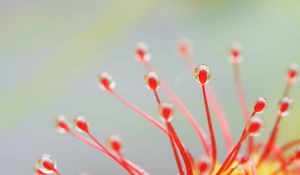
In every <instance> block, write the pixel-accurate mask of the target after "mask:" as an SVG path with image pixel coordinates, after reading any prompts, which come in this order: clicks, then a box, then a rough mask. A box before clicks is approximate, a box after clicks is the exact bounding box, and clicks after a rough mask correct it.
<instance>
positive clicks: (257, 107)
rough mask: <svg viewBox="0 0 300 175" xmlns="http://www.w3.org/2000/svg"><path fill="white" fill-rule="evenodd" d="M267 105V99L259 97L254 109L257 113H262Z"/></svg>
mask: <svg viewBox="0 0 300 175" xmlns="http://www.w3.org/2000/svg"><path fill="white" fill-rule="evenodd" d="M266 107H267V99H266V98H263V97H259V98H258V99H257V100H256V101H255V104H254V108H253V111H254V112H255V113H261V112H263V111H264V110H265V108H266Z"/></svg>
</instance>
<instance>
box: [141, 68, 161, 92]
mask: <svg viewBox="0 0 300 175" xmlns="http://www.w3.org/2000/svg"><path fill="white" fill-rule="evenodd" d="M144 79H145V83H146V85H147V87H148V88H149V89H150V90H152V91H155V90H157V88H158V87H159V83H160V82H159V77H158V75H157V73H156V72H149V73H147V74H146V75H145V78H144Z"/></svg>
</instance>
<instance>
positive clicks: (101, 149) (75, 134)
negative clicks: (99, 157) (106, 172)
mask: <svg viewBox="0 0 300 175" xmlns="http://www.w3.org/2000/svg"><path fill="white" fill-rule="evenodd" d="M69 134H70V135H72V136H73V137H75V138H77V139H78V140H80V141H82V142H83V143H85V144H87V145H89V146H91V147H93V148H95V149H97V150H99V151H101V152H103V153H104V154H106V152H105V150H103V148H102V147H99V146H98V145H97V144H95V143H94V142H91V141H90V140H88V139H86V138H85V137H83V136H82V135H80V134H77V133H75V132H73V131H69ZM111 154H112V155H113V156H114V157H115V159H114V160H115V161H118V163H119V162H120V160H119V159H122V160H123V161H124V162H126V164H127V165H128V166H129V167H130V168H131V169H132V170H134V171H135V172H137V173H138V174H140V175H145V174H147V175H149V173H147V172H145V170H143V169H142V168H140V167H139V166H137V165H135V164H134V163H132V162H130V161H129V160H127V159H126V158H125V157H119V156H118V155H117V154H115V153H112V152H111Z"/></svg>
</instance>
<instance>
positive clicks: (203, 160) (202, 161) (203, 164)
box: [197, 156, 211, 174]
mask: <svg viewBox="0 0 300 175" xmlns="http://www.w3.org/2000/svg"><path fill="white" fill-rule="evenodd" d="M210 166H211V161H210V159H209V158H208V157H207V156H202V157H200V158H199V159H198V161H197V168H198V170H199V172H200V173H201V174H203V173H206V172H208V171H209V169H210Z"/></svg>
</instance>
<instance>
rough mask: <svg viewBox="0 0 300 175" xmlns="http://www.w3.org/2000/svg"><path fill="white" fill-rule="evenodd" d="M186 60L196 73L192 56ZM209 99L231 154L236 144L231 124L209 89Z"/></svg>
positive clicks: (186, 57) (185, 58)
mask: <svg viewBox="0 0 300 175" xmlns="http://www.w3.org/2000/svg"><path fill="white" fill-rule="evenodd" d="M184 60H185V61H186V62H187V64H188V66H189V69H190V71H191V72H194V68H195V67H196V64H195V63H194V61H193V58H192V56H191V55H188V56H185V57H184ZM207 98H208V100H209V101H210V104H211V108H212V109H213V111H214V112H215V115H216V118H217V121H218V124H219V126H220V127H221V130H222V134H223V136H224V140H225V144H226V148H227V152H228V153H229V152H230V150H231V149H232V147H233V146H234V144H233V139H232V134H231V131H230V128H229V124H228V122H227V120H226V116H225V113H224V112H223V110H222V108H221V106H220V104H219V102H218V99H217V97H216V95H215V93H214V92H213V91H212V90H211V89H210V88H207Z"/></svg>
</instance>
